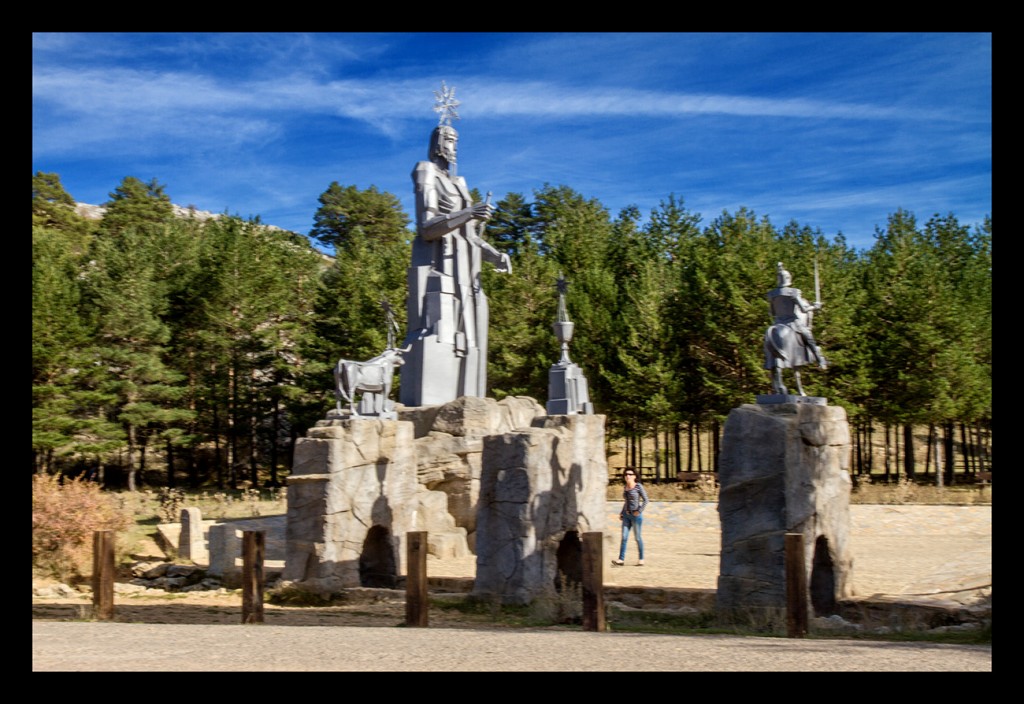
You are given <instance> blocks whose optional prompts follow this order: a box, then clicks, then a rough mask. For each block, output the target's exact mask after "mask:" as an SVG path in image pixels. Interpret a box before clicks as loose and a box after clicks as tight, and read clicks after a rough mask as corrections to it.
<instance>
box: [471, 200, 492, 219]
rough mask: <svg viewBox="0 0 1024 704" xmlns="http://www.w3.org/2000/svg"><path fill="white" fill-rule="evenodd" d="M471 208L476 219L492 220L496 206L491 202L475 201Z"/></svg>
mask: <svg viewBox="0 0 1024 704" xmlns="http://www.w3.org/2000/svg"><path fill="white" fill-rule="evenodd" d="M470 210H471V212H472V213H473V218H474V219H476V220H485V221H486V220H490V219H491V217H492V216H493V215H494V206H493V205H491V204H490V203H474V204H473V206H472V208H471V209H470Z"/></svg>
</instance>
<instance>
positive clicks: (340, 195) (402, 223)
mask: <svg viewBox="0 0 1024 704" xmlns="http://www.w3.org/2000/svg"><path fill="white" fill-rule="evenodd" d="M317 200H318V201H319V202H320V207H319V208H318V209H317V211H316V214H315V215H314V217H313V229H312V230H310V232H309V236H310V238H312V239H314V240H316V241H317V242H319V243H320V244H322V245H324V246H325V247H330V248H333V249H334V251H335V252H336V253H340V252H341V251H343V250H344V249H346V248H348V247H350V246H351V245H352V243H353V240H354V239H355V238H356V236H357V233H356V230H357V229H358V231H359V232H360V233H361V234H362V236H363V237H365V238H368V239H369V241H371V242H376V243H379V244H380V245H381V246H389V245H394V244H398V243H404V242H405V241H406V240H407V239H408V237H409V232H408V230H407V228H408V226H409V218H408V216H407V215H406V214H405V212H404V211H403V210H402V205H401V202H400V201H399V200H398V198H396V197H395V196H394V195H392V194H390V193H386V192H381V191H378V190H377V187H376V186H370V187H369V188H368V189H366V190H363V191H361V190H359V189H358V188H357V187H356V186H345V187H344V188H343V187H342V186H340V185H339V184H338V182H337V181H332V182H331V185H330V186H328V187H327V190H326V191H324V192H323V193H321V194H320V197H319V198H318V199H317Z"/></svg>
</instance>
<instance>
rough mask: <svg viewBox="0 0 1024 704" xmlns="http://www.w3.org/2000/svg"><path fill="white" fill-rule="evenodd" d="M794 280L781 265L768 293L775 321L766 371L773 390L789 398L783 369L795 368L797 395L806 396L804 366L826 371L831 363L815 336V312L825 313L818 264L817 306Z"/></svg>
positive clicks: (768, 341)
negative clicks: (794, 285) (783, 377)
mask: <svg viewBox="0 0 1024 704" xmlns="http://www.w3.org/2000/svg"><path fill="white" fill-rule="evenodd" d="M792 283H793V277H792V275H790V273H789V272H788V271H786V269H785V268H784V267H783V266H782V262H779V263H778V266H777V274H776V281H775V288H773V289H772V290H771V291H769V292H768V304H769V306H770V307H771V311H772V317H773V318H774V320H775V322H774V324H772V325H771V326H770V327H769V328H768V330H767V331H766V332H765V334H764V368H765V369H768V370H770V371H771V372H772V391H773V392H775V393H776V394H782V395H786V394H787V393H788V392H787V391H786V387H785V385H784V384H783V383H782V370H783V369H792V370H793V380H794V382H795V383H796V389H797V392H798V393H799V394H800V395H801V396H806V395H807V394H805V393H804V389H803V385H802V384H801V383H800V367H803V366H806V365H808V364H817V365H818V366H819V367H821V368H822V369H825V368H827V366H828V363H827V362H826V361H825V356H824V355H823V354H822V353H821V348H820V347H819V346H818V343H817V342H815V340H814V335H813V334H812V333H811V324H812V321H813V316H814V311H816V310H821V307H822V304H821V292H820V290H819V282H818V265H817V262H815V265H814V294H815V301H814V303H809V302H808V301H807V299H805V298H804V297H803V295H801V293H800V289H798V288H793V287H792V286H791V284H792Z"/></svg>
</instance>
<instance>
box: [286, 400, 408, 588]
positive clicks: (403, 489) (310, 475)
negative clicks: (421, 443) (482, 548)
mask: <svg viewBox="0 0 1024 704" xmlns="http://www.w3.org/2000/svg"><path fill="white" fill-rule="evenodd" d="M419 490H420V485H419V483H418V482H417V481H416V460H415V453H414V449H413V426H412V423H409V422H402V421H391V420H378V419H375V418H346V419H329V420H323V421H319V422H318V423H317V425H316V427H313V428H310V430H309V432H308V433H307V434H306V437H305V438H300V439H299V440H298V441H297V442H296V446H295V458H294V463H293V467H292V473H291V475H290V476H289V477H288V522H287V529H286V541H285V542H286V552H285V568H284V574H283V575H282V578H283V579H284V580H286V581H294V582H301V583H303V585H304V586H305V588H307V589H309V590H311V591H317V592H327V593H330V592H334V591H337V590H338V589H341V588H345V587H358V586H377V587H380V586H388V584H387V583H388V582H389V581H390V582H392V583H393V581H394V579H395V578H396V577H397V574H398V573H403V574H404V572H405V560H406V555H405V542H406V533H408V532H409V531H414V530H423V529H424V528H423V519H422V517H421V516H419V515H418V511H417V508H418V506H419V502H418V501H417V499H416V495H417V493H418V492H419ZM368 582H372V583H368Z"/></svg>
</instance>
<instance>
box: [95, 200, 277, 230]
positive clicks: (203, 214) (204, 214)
mask: <svg viewBox="0 0 1024 704" xmlns="http://www.w3.org/2000/svg"><path fill="white" fill-rule="evenodd" d="M171 209H172V210H173V212H174V214H175V215H177V216H178V217H179V218H192V219H195V220H199V221H200V222H205V221H207V220H216V219H217V218H220V217H223V216H222V215H221V214H220V213H211V212H210V211H209V210H196V209H195V208H184V207H182V206H180V205H174V204H171ZM75 212H76V213H78V215H80V216H82V217H83V218H85V219H87V220H102V219H103V214H104V213H106V212H107V209H106V208H104V207H103V206H102V205H90V204H89V203H75ZM265 227H266V228H267V229H268V230H281V229H282V228H280V227H276V226H274V225H265ZM282 231H283V230H282Z"/></svg>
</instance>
